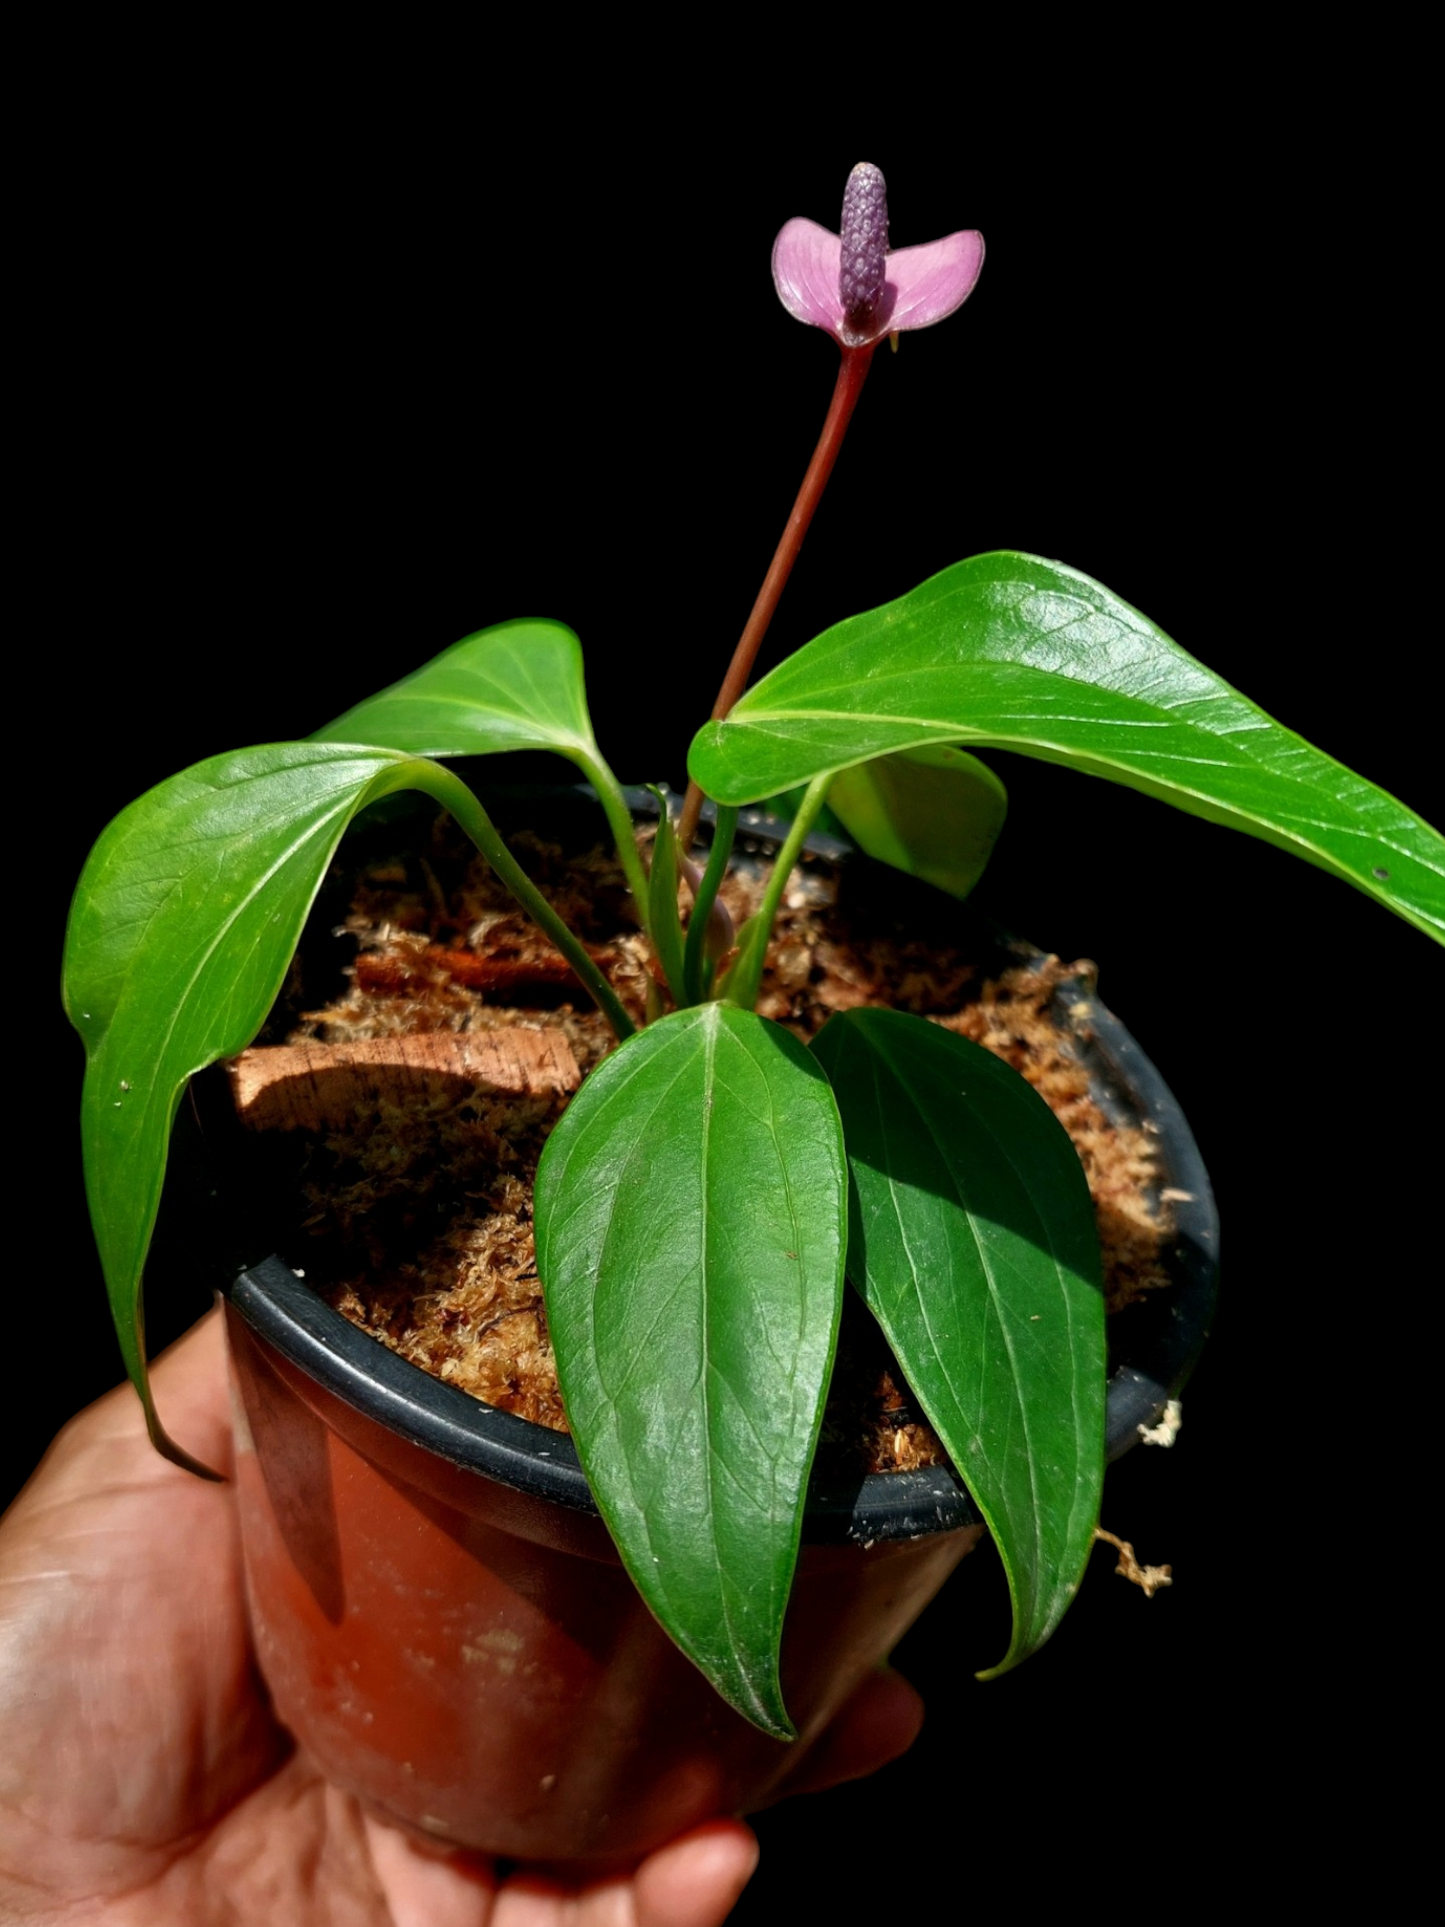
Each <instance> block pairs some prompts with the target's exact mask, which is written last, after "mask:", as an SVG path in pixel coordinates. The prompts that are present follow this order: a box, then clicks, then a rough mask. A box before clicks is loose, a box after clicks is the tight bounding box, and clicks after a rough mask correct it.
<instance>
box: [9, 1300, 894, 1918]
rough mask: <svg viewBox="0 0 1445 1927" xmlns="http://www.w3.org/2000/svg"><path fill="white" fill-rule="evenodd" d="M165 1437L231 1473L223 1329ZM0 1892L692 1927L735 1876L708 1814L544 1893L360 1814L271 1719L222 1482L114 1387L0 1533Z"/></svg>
mask: <svg viewBox="0 0 1445 1927" xmlns="http://www.w3.org/2000/svg"><path fill="white" fill-rule="evenodd" d="M157 1384H158V1388H159V1395H160V1399H161V1401H162V1403H163V1406H164V1409H165V1411H166V1414H167V1423H168V1427H169V1429H171V1430H172V1431H173V1433H174V1434H175V1435H176V1436H178V1437H181V1438H184V1439H185V1440H186V1441H187V1444H188V1446H190V1447H191V1449H193V1450H194V1451H195V1452H196V1453H197V1455H198V1456H199V1457H201V1458H202V1459H204V1460H206V1461H207V1462H208V1463H210V1464H212V1465H216V1466H219V1467H221V1468H222V1469H224V1468H225V1467H226V1466H227V1465H228V1464H229V1459H230V1450H231V1447H230V1424H229V1417H228V1413H227V1409H226V1401H225V1389H224V1366H223V1359H222V1343H221V1329H220V1322H219V1320H218V1319H217V1318H215V1317H211V1318H209V1319H207V1320H205V1321H203V1323H202V1324H201V1325H200V1326H198V1327H197V1329H196V1330H195V1331H194V1332H192V1333H191V1334H190V1336H189V1337H188V1338H187V1339H185V1340H184V1341H182V1343H181V1344H180V1345H179V1346H177V1347H176V1348H175V1349H174V1351H173V1352H171V1353H170V1354H168V1356H167V1358H166V1359H165V1360H164V1361H163V1362H162V1364H161V1366H160V1367H159V1368H158V1374H157ZM0 1707H3V1720H0V1723H3V1725H4V1729H5V1733H6V1747H5V1758H4V1761H3V1763H0V1894H5V1893H6V1892H7V1888H6V1884H5V1883H6V1881H7V1879H8V1881H9V1882H10V1883H11V1885H10V1888H9V1890H8V1891H9V1893H10V1894H11V1895H13V1899H14V1903H15V1904H16V1906H17V1909H18V1911H19V1914H20V1917H21V1918H22V1919H24V1918H44V1919H47V1920H48V1919H51V1918H55V1917H58V1918H59V1919H61V1920H64V1919H65V1918H66V1916H67V1914H68V1913H69V1912H70V1911H71V1909H74V1910H75V1911H76V1912H79V1911H80V1910H81V1909H82V1908H84V1909H85V1910H86V1917H87V1918H88V1919H97V1918H98V1919H100V1920H102V1921H104V1922H105V1923H106V1927H124V1924H125V1923H129V1922H131V1921H135V1922H137V1923H139V1922H142V1921H144V1922H145V1923H147V1927H154V1923H156V1922H161V1921H182V1920H184V1921H186V1922H195V1923H206V1922H210V1921H213V1920H217V1921H218V1920H220V1919H223V1918H225V1919H236V1918H239V1919H243V1920H250V1919H258V1920H260V1919H270V1920H284V1921H287V1922H288V1923H295V1927H308V1923H310V1922H313V1921H315V1922H317V1923H318V1924H319V1923H320V1922H322V1921H325V1922H327V1923H329V1924H332V1927H413V1924H414V1923H415V1924H416V1927H420V1923H422V1922H425V1923H426V1927H552V1924H553V1923H556V1927H560V1923H561V1922H562V1921H563V1920H564V1919H565V1920H567V1921H569V1922H571V1923H574V1927H628V1924H629V1923H637V1924H638V1927H654V1924H655V1927H713V1924H714V1923H716V1922H720V1921H721V1920H723V1919H724V1918H725V1916H726V1914H727V1912H728V1910H729V1909H730V1907H731V1906H732V1903H733V1901H734V1900H735V1899H736V1897H737V1895H738V1893H739V1892H740V1891H741V1889H742V1886H743V1885H744V1883H745V1881H746V1879H747V1876H748V1874H749V1872H750V1871H751V1867H752V1862H753V1855H754V1847H753V1843H752V1838H751V1835H750V1834H749V1833H748V1831H747V1829H746V1828H745V1827H743V1826H742V1825H741V1823H740V1822H737V1821H731V1820H718V1821H716V1822H713V1823H710V1824H709V1825H708V1826H706V1827H703V1828H699V1829H697V1830H695V1831H694V1832H693V1833H692V1834H689V1835H687V1836H686V1837H685V1838H684V1839H682V1840H680V1841H675V1842H673V1843H672V1844H671V1845H670V1846H669V1847H666V1848H664V1849H663V1850H662V1851H661V1852H660V1853H658V1854H655V1855H653V1856H652V1857H651V1858H650V1859H649V1860H647V1861H645V1862H644V1863H643V1864H642V1866H641V1867H639V1868H638V1869H637V1870H636V1872H635V1874H633V1875H631V1876H629V1877H626V1878H622V1877H618V1878H614V1879H609V1880H605V1881H600V1882H593V1883H591V1884H589V1885H587V1886H584V1887H583V1888H582V1889H580V1890H574V1891H570V1892H563V1891H562V1890H561V1889H559V1888H557V1887H555V1886H552V1885H550V1884H549V1883H547V1882H544V1881H540V1880H537V1879H531V1878H529V1877H527V1876H526V1875H514V1876H513V1877H511V1878H510V1879H508V1880H506V1881H501V1880H499V1878H498V1875H497V1873H496V1871H495V1869H494V1868H493V1866H492V1865H491V1863H490V1862H488V1861H486V1860H484V1859H482V1858H480V1857H477V1856H458V1855H451V1856H447V1857H438V1856H436V1855H433V1854H430V1853H428V1852H427V1851H426V1850H425V1849H423V1848H419V1847H415V1846H413V1845H412V1844H411V1843H410V1842H409V1841H408V1840H406V1839H405V1838H404V1837H403V1836H402V1835H400V1834H398V1833H395V1832H393V1831H391V1830H390V1829H389V1828H386V1827H383V1826H380V1825H378V1824H377V1823H376V1822H374V1821H372V1820H370V1819H369V1818H368V1817H367V1816H366V1815H365V1814H363V1812H362V1811H361V1809H360V1808H359V1807H358V1805H357V1803H356V1802H355V1801H354V1800H352V1799H351V1798H350V1797H349V1796H348V1795H346V1794H344V1793H341V1792H340V1791H338V1790H337V1789H336V1788H335V1787H332V1786H330V1785H329V1784H327V1782H325V1781H324V1780H323V1779H322V1778H321V1775H320V1774H319V1772H318V1771H317V1770H316V1769H315V1768H314V1767H312V1766H311V1765H310V1764H309V1763H308V1761H307V1760H306V1759H305V1757H304V1756H303V1755H300V1754H298V1753H297V1752H295V1750H294V1749H293V1747H292V1743H291V1741H290V1739H289V1738H288V1736H287V1735H286V1733H285V1732H284V1731H283V1729H282V1728H281V1727H279V1726H278V1725H277V1724H276V1722H275V1720H274V1719H273V1718H272V1716H271V1713H270V1709H269V1707H268V1705H267V1702H266V1699H265V1695H264V1689H263V1688H262V1686H261V1683H260V1679H259V1676H258V1674H257V1672H256V1668H255V1661H254V1657H253V1654H252V1651H251V1643H250V1635H249V1631H248V1628H247V1623H246V1613H245V1603H244V1597H243V1590H242V1580H241V1560H240V1547H239V1540H238V1535H237V1528H236V1518H235V1507H234V1502H233V1499H232V1491H231V1488H230V1487H229V1486H222V1485H206V1484H203V1483H201V1482H200V1481H199V1480H195V1479H192V1478H188V1477H187V1476H186V1475H184V1474H182V1473H178V1472H177V1471H176V1470H175V1468H174V1467H172V1466H170V1465H168V1464H166V1463H165V1462H164V1461H163V1460H161V1459H160V1458H158V1457H157V1456H156V1455H155V1453H153V1452H152V1451H151V1449H150V1446H149V1444H148V1443H147V1441H146V1438H145V1434H144V1430H143V1427H142V1425H141V1423H140V1414H139V1407H138V1405H137V1403H136V1400H135V1399H134V1397H133V1395H132V1394H131V1392H130V1391H129V1389H128V1388H122V1389H121V1390H119V1391H117V1392H114V1393H112V1394H110V1395H109V1396H108V1397H107V1398H104V1399H102V1400H101V1401H100V1402H99V1403H98V1404H97V1405H95V1406H93V1407H92V1408H91V1409H90V1411H88V1412H87V1413H85V1414H83V1415H82V1416H81V1418H80V1419H78V1420H77V1421H75V1422H74V1423H73V1424H72V1425H71V1426H69V1427H67V1428H66V1430H65V1432H63V1433H62V1434H61V1436H60V1438H59V1439H58V1440H57V1442H56V1444H55V1446H54V1447H53V1448H52V1450H51V1453H50V1455H49V1457H48V1458H47V1460H46V1462H45V1464H44V1466H43V1467H42V1469H41V1471H40V1472H39V1473H38V1474H37V1475H36V1477H35V1478H34V1479H33V1480H32V1481H31V1483H30V1485H29V1486H27V1487H26V1489H25V1491H24V1492H23V1493H22V1494H21V1496H20V1498H19V1499H18V1500H17V1501H16V1503H15V1505H14V1506H13V1508H12V1509H11V1511H10V1512H9V1513H8V1514H7V1515H6V1519H5V1524H4V1529H3V1533H0ZM916 1722H917V1713H916V1706H915V1705H914V1703H913V1702H912V1701H911V1699H910V1698H909V1697H908V1695H907V1693H906V1689H903V1688H902V1687H901V1685H895V1686H894V1687H893V1688H891V1689H889V1690H888V1691H887V1692H886V1693H884V1694H880V1693H879V1692H877V1691H876V1690H875V1692H874V1693H873V1694H872V1696H871V1703H870V1704H869V1706H868V1707H867V1709H866V1711H864V1710H863V1709H860V1714H859V1717H857V1718H855V1720H854V1721H853V1722H852V1724H851V1726H850V1727H849V1728H848V1729H847V1730H846V1731H845V1732H844V1733H843V1734H840V1736H839V1737H838V1739H837V1740H836V1741H835V1743H834V1745H833V1747H832V1748H831V1749H829V1752H828V1757H827V1759H826V1762H825V1761H824V1760H822V1759H819V1760H817V1761H816V1763H810V1774H809V1779H810V1783H813V1784H817V1783H819V1782H821V1781H823V1780H826V1779H841V1778H846V1777H849V1776H850V1774H853V1773H859V1772H863V1771H867V1770H869V1769H871V1767H873V1766H875V1765H877V1764H880V1763H881V1761H882V1760H883V1759H885V1758H888V1757H890V1756H891V1754H892V1753H894V1752H896V1751H900V1750H901V1749H902V1747H903V1746H904V1745H906V1744H907V1743H908V1740H909V1739H910V1738H911V1737H912V1731H913V1730H914V1729H915V1728H916Z"/></svg>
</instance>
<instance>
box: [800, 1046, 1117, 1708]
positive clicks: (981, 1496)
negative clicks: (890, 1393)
mask: <svg viewBox="0 0 1445 1927" xmlns="http://www.w3.org/2000/svg"><path fill="white" fill-rule="evenodd" d="M813 1048H814V1051H815V1052H816V1054H817V1057H818V1060H819V1062H820V1063H821V1064H822V1065H823V1067H824V1069H825V1070H826V1071H827V1073H828V1076H829V1079H830V1080H831V1082H832V1085H833V1089H834V1092H835V1094H836V1096H837V1099H838V1108H839V1110H840V1112H841V1113H842V1117H843V1129H844V1134H845V1136H846V1139H847V1145H848V1170H849V1177H850V1188H849V1191H850V1194H849V1245H848V1275H849V1277H850V1278H851V1280H852V1281H853V1283H854V1284H855V1285H856V1286H857V1287H858V1289H859V1290H860V1291H861V1292H862V1293H863V1295H864V1297H865V1298H866V1299H867V1301H868V1304H869V1307H870V1308H871V1309H872V1311H873V1313H874V1315H875V1316H876V1317H877V1319H878V1322H879V1323H880V1324H881V1325H882V1327H883V1329H884V1331H885V1332H886V1333H887V1335H888V1341H889V1343H890V1344H891V1345H892V1347H893V1349H894V1352H895V1353H896V1354H897V1357H898V1361H899V1363H900V1364H901V1365H902V1367H903V1371H904V1374H905V1376H906V1377H907V1379H908V1382H909V1384H910V1385H911V1386H912V1388H913V1390H914V1392H915V1394H916V1395H917V1397H918V1399H919V1400H920V1402H921V1404H922V1406H923V1409H924V1410H925V1411H926V1412H927V1414H928V1417H929V1419H930V1420H931V1421H932V1424H933V1426H934V1429H935V1430H936V1431H937V1433H938V1435H939V1437H940V1438H941V1439H942V1440H943V1443H944V1444H945V1446H946V1447H947V1448H948V1451H949V1454H950V1456H951V1457H952V1459H953V1462H954V1464H955V1465H956V1466H957V1467H958V1470H959V1472H960V1474H961V1475H962V1477H963V1480H964V1483H965V1484H966V1485H967V1486H968V1489H969V1491H970V1492H971V1493H972V1494H973V1497H974V1499H975V1501H976V1502H977V1504H978V1508H979V1510H980V1511H981V1512H982V1513H983V1515H984V1518H985V1519H986V1520H987V1522H988V1526H989V1530H990V1531H991V1532H992V1533H993V1536H994V1539H995V1541H996V1542H997V1544H998V1548H999V1552H1000V1554H1001V1555H1002V1558H1003V1562H1004V1567H1005V1569H1006V1571H1007V1573H1008V1582H1009V1590H1010V1593H1011V1595H1012V1598H1013V1606H1014V1630H1013V1638H1012V1640H1011V1642H1010V1644H1009V1649H1008V1653H1007V1654H1006V1656H1005V1658H1004V1659H1003V1661H1002V1663H1001V1665H1000V1666H998V1667H996V1668H995V1669H994V1670H995V1671H996V1672H1005V1671H1007V1670H1008V1669H1009V1668H1010V1667H1011V1666H1015V1665H1017V1664H1018V1662H1019V1661H1020V1660H1021V1659H1024V1658H1026V1657H1027V1655H1028V1654H1029V1653H1031V1652H1032V1651H1034V1650H1035V1649H1036V1648H1037V1647H1038V1646H1040V1645H1042V1643H1043V1642H1044V1640H1046V1639H1047V1638H1048V1636H1049V1634H1050V1633H1051V1632H1052V1631H1053V1629H1054V1627H1055V1626H1056V1625H1057V1624H1058V1622H1059V1620H1060V1619H1061V1618H1062V1616H1063V1614H1064V1611H1065V1609H1066V1608H1067V1606H1068V1604H1069V1602H1070V1600H1071V1599H1072V1597H1073V1594H1074V1591H1075V1588H1076V1586H1077V1585H1078V1582H1079V1578H1080V1575H1081V1574H1082V1571H1083V1568H1084V1565H1085V1562H1086V1561H1087V1559H1088V1556H1089V1549H1090V1546H1091V1544H1092V1542H1093V1535H1094V1527H1095V1524H1096V1522H1097V1519H1098V1511H1099V1493H1100V1489H1101V1487H1102V1484H1103V1478H1104V1401H1105V1351H1104V1297H1103V1283H1102V1276H1101V1268H1100V1258H1099V1243H1098V1235H1097V1233H1096V1231H1095V1226H1094V1210H1093V1206H1092V1204H1091V1202H1090V1198H1089V1191H1088V1186H1087V1185H1086V1183H1085V1181H1084V1173H1083V1168H1082V1166H1081V1165H1080V1163H1079V1158H1078V1154H1077V1152H1076V1151H1075V1150H1074V1147H1073V1145H1072V1143H1071V1142H1070V1141H1069V1137H1068V1134H1067V1133H1066V1132H1065V1130H1064V1128H1063V1126H1062V1125H1061V1124H1060V1123H1059V1122H1058V1120H1057V1119H1056V1118H1055V1117H1054V1115H1053V1113H1052V1111H1050V1109H1049V1107H1048V1106H1047V1104H1045V1103H1044V1101H1043V1099H1042V1098H1041V1097H1040V1096H1039V1095H1038V1094H1037V1092H1036V1091H1034V1090H1033V1089H1032V1088H1031V1087H1030V1086H1029V1085H1028V1084H1027V1083H1025V1081H1024V1079H1023V1078H1021V1077H1020V1076H1019V1075H1018V1074H1017V1073H1016V1072H1015V1071H1013V1070H1011V1069H1010V1068H1009V1066H1008V1065H1007V1064H1004V1063H1002V1062H1001V1061H1000V1060H999V1059H998V1058H996V1057H994V1056H993V1055H991V1053H990V1052H988V1051H986V1050H984V1049H982V1048H981V1046H979V1045H977V1044H974V1043H970V1042H969V1041H968V1040H967V1039H965V1038H961V1037H956V1036H954V1035H953V1034H952V1032H950V1031H946V1030H943V1029H941V1028H940V1027H939V1026H938V1025H936V1024H929V1023H925V1022H924V1021H923V1020H922V1019H921V1018H917V1017H909V1016H905V1015H904V1014H903V1013H901V1012H899V1011H889V1010H854V1011H848V1012H846V1013H844V1014H843V1015H841V1016H838V1017H834V1018H832V1019H830V1021H829V1022H828V1023H827V1024H825V1025H824V1027H823V1029H822V1030H821V1031H820V1032H819V1034H818V1036H817V1038H816V1039H815V1041H814V1045H813Z"/></svg>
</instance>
